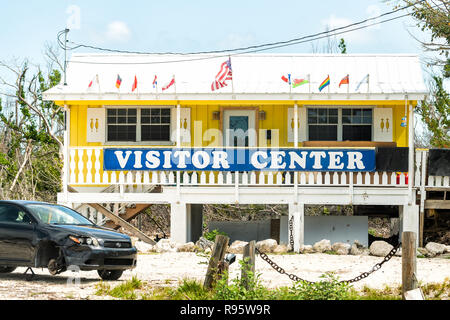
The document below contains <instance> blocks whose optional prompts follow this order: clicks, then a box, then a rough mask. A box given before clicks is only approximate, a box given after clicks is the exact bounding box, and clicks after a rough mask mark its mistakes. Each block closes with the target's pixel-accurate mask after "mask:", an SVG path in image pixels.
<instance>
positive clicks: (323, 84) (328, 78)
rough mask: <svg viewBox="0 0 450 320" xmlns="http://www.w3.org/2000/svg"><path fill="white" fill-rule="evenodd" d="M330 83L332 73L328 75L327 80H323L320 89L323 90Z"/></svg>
mask: <svg viewBox="0 0 450 320" xmlns="http://www.w3.org/2000/svg"><path fill="white" fill-rule="evenodd" d="M329 85H330V75H328V77H327V78H326V79H325V80H323V82H322V83H321V84H320V86H319V91H322V90H323V88H325V87H326V86H329Z"/></svg>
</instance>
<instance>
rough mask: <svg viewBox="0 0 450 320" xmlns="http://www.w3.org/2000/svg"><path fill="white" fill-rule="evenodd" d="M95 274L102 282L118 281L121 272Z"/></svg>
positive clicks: (99, 272) (111, 271)
mask: <svg viewBox="0 0 450 320" xmlns="http://www.w3.org/2000/svg"><path fill="white" fill-rule="evenodd" d="M97 272H98V275H99V276H100V278H102V279H103V280H119V278H120V277H121V276H122V273H123V270H98V271H97Z"/></svg>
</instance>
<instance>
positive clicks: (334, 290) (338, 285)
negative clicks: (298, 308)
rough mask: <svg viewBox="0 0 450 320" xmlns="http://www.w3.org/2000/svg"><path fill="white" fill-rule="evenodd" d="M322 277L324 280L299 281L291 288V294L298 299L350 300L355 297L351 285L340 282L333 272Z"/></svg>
mask: <svg viewBox="0 0 450 320" xmlns="http://www.w3.org/2000/svg"><path fill="white" fill-rule="evenodd" d="M320 278H322V279H324V280H323V281H318V282H315V283H309V282H306V281H299V282H297V283H295V284H294V285H293V286H292V288H291V289H290V292H289V293H290V295H291V296H292V297H293V298H295V299H296V300H349V299H352V298H354V297H353V294H352V291H351V285H349V284H348V283H346V282H339V280H338V278H337V277H336V276H334V274H332V273H326V274H324V275H322V276H320Z"/></svg>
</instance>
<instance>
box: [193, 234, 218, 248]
mask: <svg viewBox="0 0 450 320" xmlns="http://www.w3.org/2000/svg"><path fill="white" fill-rule="evenodd" d="M195 245H196V246H197V247H199V248H200V249H202V250H206V249H207V248H209V249H211V250H212V248H213V246H214V242H212V241H209V240H208V239H205V238H203V237H201V238H200V239H198V241H197V242H196V243H195Z"/></svg>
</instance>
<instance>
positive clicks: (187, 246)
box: [176, 242, 196, 252]
mask: <svg viewBox="0 0 450 320" xmlns="http://www.w3.org/2000/svg"><path fill="white" fill-rule="evenodd" d="M195 248H196V247H195V244H194V243H193V242H188V243H184V244H177V246H176V249H177V252H195Z"/></svg>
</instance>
